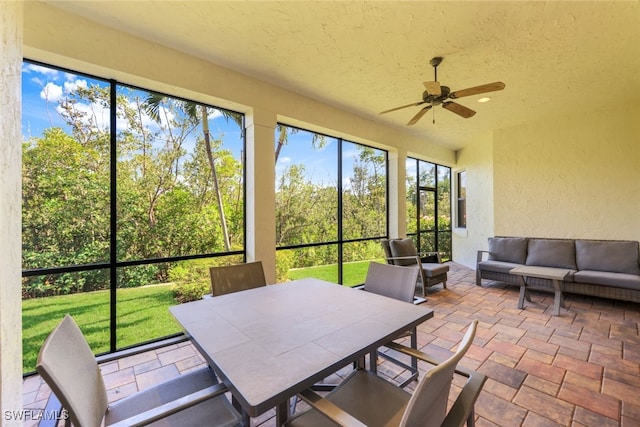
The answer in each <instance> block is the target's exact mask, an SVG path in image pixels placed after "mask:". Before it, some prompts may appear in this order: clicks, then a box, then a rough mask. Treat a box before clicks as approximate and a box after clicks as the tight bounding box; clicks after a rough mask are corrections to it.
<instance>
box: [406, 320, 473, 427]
mask: <svg viewBox="0 0 640 427" xmlns="http://www.w3.org/2000/svg"><path fill="white" fill-rule="evenodd" d="M477 328H478V321H477V320H474V321H473V322H472V323H471V324H470V325H469V327H468V328H467V332H466V333H465V335H464V337H463V338H462V341H461V342H460V344H458V350H457V351H456V352H455V354H454V355H453V356H451V357H450V358H449V359H447V360H445V361H444V362H442V363H441V364H439V365H437V366H435V367H434V368H433V369H431V370H430V371H428V372H427V373H426V374H425V375H424V376H423V377H422V379H421V380H420V382H419V383H418V385H417V386H416V389H415V391H414V392H413V395H412V396H411V399H410V400H409V403H408V404H407V407H406V409H405V412H404V415H403V416H402V420H401V421H400V427H418V426H419V427H440V426H441V425H442V422H443V421H444V419H445V416H446V415H447V404H448V401H449V391H450V390H451V382H452V380H453V374H454V372H455V369H456V366H457V364H458V362H459V361H460V359H462V357H463V356H464V355H465V353H466V352H467V350H468V349H469V347H471V343H472V342H473V338H474V337H475V335H476V329H477Z"/></svg>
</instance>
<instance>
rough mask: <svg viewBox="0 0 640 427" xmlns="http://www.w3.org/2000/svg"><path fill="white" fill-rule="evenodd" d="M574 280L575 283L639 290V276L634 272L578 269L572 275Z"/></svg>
mask: <svg viewBox="0 0 640 427" xmlns="http://www.w3.org/2000/svg"><path fill="white" fill-rule="evenodd" d="M574 280H575V281H576V282H577V283H588V284H591V285H601V286H611V287H615V288H625V289H635V290H640V276H638V275H635V274H626V273H611V272H607V271H593V270H580V271H578V272H577V273H576V274H575V275H574Z"/></svg>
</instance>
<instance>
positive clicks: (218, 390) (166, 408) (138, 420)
mask: <svg viewBox="0 0 640 427" xmlns="http://www.w3.org/2000/svg"><path fill="white" fill-rule="evenodd" d="M227 391H229V389H227V387H226V386H225V385H224V384H216V385H212V386H210V387H207V388H203V389H202V390H198V391H196V392H194V393H191V394H188V395H186V396H183V397H181V398H180V399H176V400H174V401H172V402H168V403H165V404H164V405H160V406H157V407H155V408H152V409H149V410H148V411H145V412H141V413H140V414H137V415H134V416H132V417H129V418H126V419H124V420H122V421H119V422H117V423H115V424H111V427H137V426H145V425H147V424H151V423H152V422H154V421H158V420H160V419H162V418H165V417H168V416H169V415H172V414H175V413H177V412H180V411H182V410H184V409H187V408H190V407H192V406H195V405H198V404H200V403H202V402H204V401H205V400H209V399H213V398H214V397H216V396H220V395H222V394H224V393H226V392H227Z"/></svg>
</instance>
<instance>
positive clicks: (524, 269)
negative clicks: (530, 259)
mask: <svg viewBox="0 0 640 427" xmlns="http://www.w3.org/2000/svg"><path fill="white" fill-rule="evenodd" d="M509 273H511V274H516V275H519V276H529V277H539V278H541V279H551V280H562V279H564V278H565V277H566V276H567V274H569V273H571V270H569V269H567V268H555V267H539V266H537V265H522V266H520V267H515V268H513V269H511V270H509Z"/></svg>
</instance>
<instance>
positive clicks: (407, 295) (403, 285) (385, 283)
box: [363, 262, 424, 387]
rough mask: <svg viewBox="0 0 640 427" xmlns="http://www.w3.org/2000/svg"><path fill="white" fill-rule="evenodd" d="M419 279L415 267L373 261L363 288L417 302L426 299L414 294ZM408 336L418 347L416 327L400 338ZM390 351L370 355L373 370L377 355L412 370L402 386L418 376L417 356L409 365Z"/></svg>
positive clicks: (413, 345)
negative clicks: (416, 296)
mask: <svg viewBox="0 0 640 427" xmlns="http://www.w3.org/2000/svg"><path fill="white" fill-rule="evenodd" d="M417 280H418V270H417V269H415V268H404V267H400V266H397V265H391V264H381V263H378V262H371V263H369V269H368V270H367V277H366V279H365V282H364V286H363V290H365V291H367V292H372V293H375V294H378V295H383V296H386V297H389V298H394V299H397V300H400V301H404V302H407V303H414V304H416V303H420V302H423V301H424V298H418V299H417V301H416V298H415V296H414V294H415V290H416V281H417ZM407 336H408V337H409V338H410V341H411V348H413V349H417V345H418V340H417V334H416V328H413V329H412V330H411V331H410V332H408V333H406V334H404V335H402V336H400V337H398V338H404V337H407ZM398 338H396V339H398ZM389 353H391V352H382V351H380V350H376V351H374V352H372V353H371V354H370V357H369V360H370V369H371V370H372V371H373V372H376V370H377V369H376V368H377V356H381V357H383V358H385V359H387V360H389V361H390V362H392V363H394V364H396V365H398V366H400V367H401V368H404V369H407V370H408V371H409V372H411V375H410V376H409V377H408V378H407V379H406V380H405V381H404V382H403V383H402V384H401V385H400V386H401V387H404V386H406V385H407V384H409V383H410V382H412V381H413V380H416V379H417V378H418V359H417V358H415V357H412V358H411V365H408V364H406V363H404V362H403V361H401V360H399V359H398V358H397V357H394V356H393V355H391V354H389Z"/></svg>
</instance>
